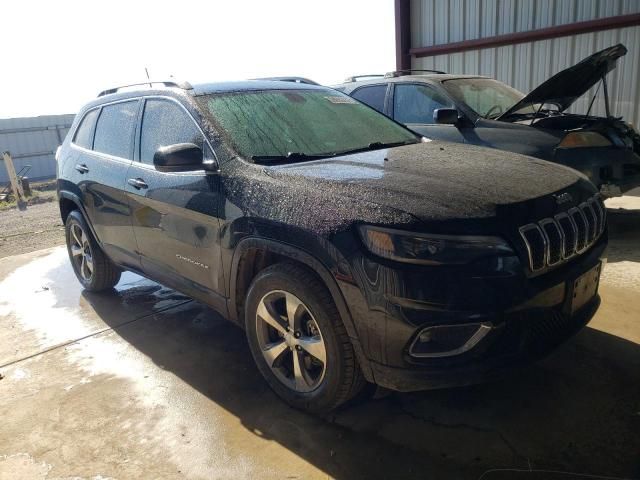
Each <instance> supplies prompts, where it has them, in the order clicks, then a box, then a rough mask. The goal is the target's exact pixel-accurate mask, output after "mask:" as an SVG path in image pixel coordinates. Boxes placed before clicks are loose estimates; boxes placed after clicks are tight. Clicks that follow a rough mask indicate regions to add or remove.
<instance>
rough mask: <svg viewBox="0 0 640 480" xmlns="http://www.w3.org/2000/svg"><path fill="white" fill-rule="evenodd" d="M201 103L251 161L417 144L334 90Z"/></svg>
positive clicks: (241, 95) (211, 98)
mask: <svg viewBox="0 0 640 480" xmlns="http://www.w3.org/2000/svg"><path fill="white" fill-rule="evenodd" d="M200 102H201V105H202V106H203V107H204V108H205V109H206V110H207V111H208V112H209V113H210V116H211V118H212V120H213V122H214V123H215V124H216V125H217V126H218V127H219V128H220V129H221V130H222V131H223V133H224V134H225V136H226V137H227V139H228V140H229V141H230V142H231V143H232V145H233V147H234V148H235V150H236V151H237V152H238V153H239V154H240V155H241V156H243V157H245V158H248V159H249V158H254V159H257V158H260V157H263V158H264V157H287V156H288V157H289V158H290V159H292V158H294V157H295V159H297V160H300V159H303V158H304V157H311V158H313V157H317V156H331V155H334V154H338V153H341V152H347V151H351V150H361V149H362V150H365V149H373V148H381V146H384V145H387V144H394V143H397V144H403V143H416V142H418V141H419V137H417V136H416V135H415V134H413V133H411V132H410V131H409V130H407V129H405V128H404V127H402V126H400V125H398V124H397V123H395V122H393V121H392V120H390V119H389V118H387V117H385V116H384V115H382V114H380V113H378V112H376V111H375V110H373V109H371V108H369V107H367V106H365V105H363V104H361V103H359V102H358V101H356V100H354V99H352V98H351V97H348V96H346V95H344V94H342V93H339V92H336V91H334V90H315V89H314V90H302V89H301V90H267V91H255V92H249V91H247V92H233V93H225V94H212V95H206V96H203V97H201V99H200ZM372 144H375V145H372ZM292 154H295V155H292Z"/></svg>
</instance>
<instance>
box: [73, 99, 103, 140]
mask: <svg viewBox="0 0 640 480" xmlns="http://www.w3.org/2000/svg"><path fill="white" fill-rule="evenodd" d="M99 111H100V109H98V108H96V109H95V110H90V111H89V112H87V114H86V115H85V116H84V118H83V119H82V121H81V122H80V125H79V126H78V129H77V130H76V134H75V136H74V137H73V143H75V144H76V145H78V146H80V147H84V148H89V149H90V148H91V143H92V141H93V138H91V134H92V133H93V125H94V124H95V123H96V118H97V116H98V112H99Z"/></svg>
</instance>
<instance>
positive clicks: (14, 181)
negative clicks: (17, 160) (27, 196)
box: [2, 152, 27, 210]
mask: <svg viewBox="0 0 640 480" xmlns="http://www.w3.org/2000/svg"><path fill="white" fill-rule="evenodd" d="M2 158H4V166H5V167H6V169H7V174H8V175H9V181H10V182H11V189H12V190H13V195H14V196H15V197H16V203H17V204H18V209H19V210H26V209H27V202H25V201H24V191H23V190H22V184H21V183H20V181H19V180H18V176H17V175H16V169H15V167H14V166H13V160H12V159H11V153H9V152H4V153H3V154H2Z"/></svg>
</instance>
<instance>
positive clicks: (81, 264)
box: [65, 210, 122, 292]
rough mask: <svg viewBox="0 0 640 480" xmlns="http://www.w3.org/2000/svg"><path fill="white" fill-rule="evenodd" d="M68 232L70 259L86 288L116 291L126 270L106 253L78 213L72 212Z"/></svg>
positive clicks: (68, 220) (67, 223)
mask: <svg viewBox="0 0 640 480" xmlns="http://www.w3.org/2000/svg"><path fill="white" fill-rule="evenodd" d="M65 233H66V239H67V252H68V253H69V260H71V265H72V266H73V271H74V273H75V274H76V277H77V278H78V280H79V281H80V283H81V284H82V286H83V287H84V288H85V289H86V290H89V291H91V292H99V291H102V290H107V289H110V288H113V287H114V286H115V285H116V284H117V283H118V281H120V275H121V274H122V271H121V270H120V269H119V268H118V267H116V266H115V265H114V264H113V262H111V260H109V259H108V258H107V256H106V255H105V254H104V252H103V251H102V249H101V248H100V246H99V245H98V243H97V242H96V240H95V239H94V238H93V235H92V234H91V231H90V230H89V228H88V226H87V223H86V221H85V219H84V217H83V216H82V214H81V213H80V212H79V211H78V210H74V211H72V212H71V213H69V216H68V217H67V221H66V222H65Z"/></svg>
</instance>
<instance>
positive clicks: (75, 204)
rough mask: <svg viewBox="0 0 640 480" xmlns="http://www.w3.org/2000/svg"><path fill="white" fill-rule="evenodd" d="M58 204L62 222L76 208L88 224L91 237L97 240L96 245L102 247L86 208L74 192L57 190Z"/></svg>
mask: <svg viewBox="0 0 640 480" xmlns="http://www.w3.org/2000/svg"><path fill="white" fill-rule="evenodd" d="M58 206H59V207H60V217H61V218H62V223H63V224H65V223H66V222H67V218H68V217H69V214H70V213H71V212H72V211H74V210H78V211H79V212H80V214H81V215H82V216H83V217H84V221H85V222H86V223H87V225H88V226H89V229H90V230H91V234H92V235H93V238H94V239H95V240H96V242H98V245H100V247H102V242H101V241H100V239H99V238H98V236H97V235H96V231H95V230H94V228H93V225H92V224H91V221H90V220H89V216H88V215H87V212H86V210H85V209H84V207H83V206H82V202H81V201H80V198H79V197H78V196H77V195H76V194H75V193H72V192H67V191H60V192H58Z"/></svg>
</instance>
